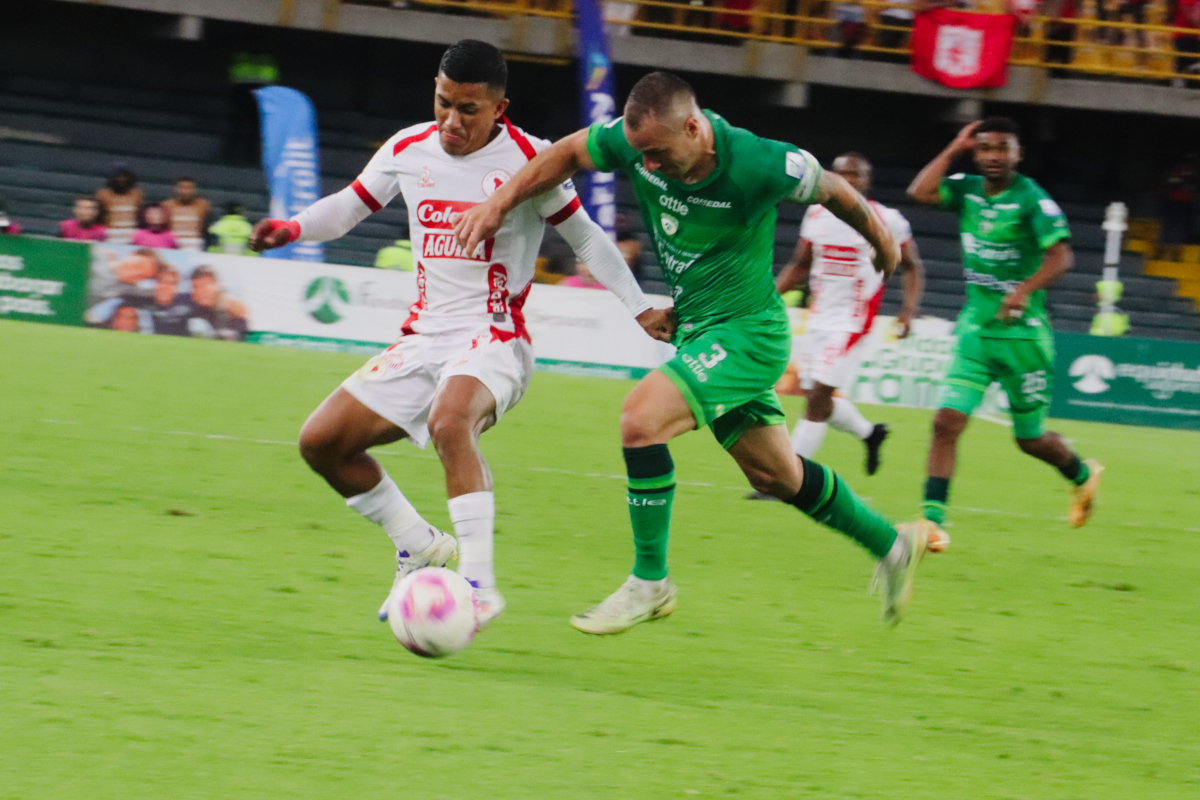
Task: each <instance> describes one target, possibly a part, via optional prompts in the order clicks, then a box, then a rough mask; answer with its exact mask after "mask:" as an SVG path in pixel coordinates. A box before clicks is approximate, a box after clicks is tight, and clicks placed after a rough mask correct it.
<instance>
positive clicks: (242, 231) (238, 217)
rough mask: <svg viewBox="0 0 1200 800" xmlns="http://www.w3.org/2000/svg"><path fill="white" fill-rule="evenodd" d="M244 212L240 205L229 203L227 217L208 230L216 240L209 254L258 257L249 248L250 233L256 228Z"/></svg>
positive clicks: (226, 211) (226, 209)
mask: <svg viewBox="0 0 1200 800" xmlns="http://www.w3.org/2000/svg"><path fill="white" fill-rule="evenodd" d="M244 211H245V209H243V208H242V205H241V204H240V203H229V204H228V205H227V206H225V216H223V217H221V218H220V219H219V220H217V221H216V222H215V223H213V224H212V226H210V227H209V229H208V232H209V234H210V235H212V236H213V237H214V238H215V240H216V241H215V242H214V243H213V244H212V245H210V246H209V248H208V252H210V253H225V254H226V255H231V256H256V255H258V253H255V252H254V251H253V250H251V249H250V246H249V244H250V232H251V231H253V230H254V226H253V225H251V224H250V220H248V219H246V216H245V214H244V213H243V212H244Z"/></svg>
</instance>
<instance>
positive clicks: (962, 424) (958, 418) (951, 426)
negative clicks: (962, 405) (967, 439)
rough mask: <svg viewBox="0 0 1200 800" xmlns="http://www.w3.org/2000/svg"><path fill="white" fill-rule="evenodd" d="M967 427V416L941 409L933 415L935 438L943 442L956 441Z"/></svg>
mask: <svg viewBox="0 0 1200 800" xmlns="http://www.w3.org/2000/svg"><path fill="white" fill-rule="evenodd" d="M966 427H967V417H966V415H965V414H962V413H958V412H951V411H949V410H948V409H944V408H943V409H939V410H938V412H937V413H936V414H934V415H933V436H934V438H935V439H941V440H942V441H955V440H957V439H958V437H959V436H960V435H961V434H962V432H963V430H964V429H965V428H966Z"/></svg>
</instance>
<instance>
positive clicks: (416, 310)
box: [400, 261, 425, 336]
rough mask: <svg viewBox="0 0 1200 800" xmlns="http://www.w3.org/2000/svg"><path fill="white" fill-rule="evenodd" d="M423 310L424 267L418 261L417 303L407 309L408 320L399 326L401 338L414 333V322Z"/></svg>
mask: <svg viewBox="0 0 1200 800" xmlns="http://www.w3.org/2000/svg"><path fill="white" fill-rule="evenodd" d="M424 309H425V265H424V264H422V263H421V262H420V261H418V262H417V302H415V303H413V304H412V305H411V306H409V307H408V319H406V320H404V323H403V324H402V325H401V326H400V335H401V336H410V335H412V334H414V333H416V331H414V330H413V328H412V326H413V323H414V322H416V321H417V320H418V319H419V318H420V316H421V312H422V311H423V310H424Z"/></svg>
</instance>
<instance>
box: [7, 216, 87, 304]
mask: <svg viewBox="0 0 1200 800" xmlns="http://www.w3.org/2000/svg"><path fill="white" fill-rule="evenodd" d="M91 260H92V250H91V247H90V246H89V245H87V244H86V243H84V242H62V241H59V240H57V239H42V238H38V237H35V236H0V319H16V320H24V321H27V322H51V323H54V324H56V325H82V324H83V312H84V309H85V308H86V304H87V285H88V269H89V267H90V265H91Z"/></svg>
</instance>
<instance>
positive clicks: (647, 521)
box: [625, 444, 675, 581]
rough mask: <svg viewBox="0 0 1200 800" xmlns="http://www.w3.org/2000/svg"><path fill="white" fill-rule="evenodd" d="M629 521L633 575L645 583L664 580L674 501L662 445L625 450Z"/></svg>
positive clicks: (671, 473) (671, 468)
mask: <svg viewBox="0 0 1200 800" xmlns="http://www.w3.org/2000/svg"><path fill="white" fill-rule="evenodd" d="M625 471H626V474H627V475H628V476H629V491H628V494H627V495H626V500H627V501H628V502H629V520H630V522H632V523H633V547H634V552H635V553H636V557H635V559H634V562H633V574H634V575H635V576H636V577H638V578H641V579H642V580H647V581H660V580H662V579H663V578H665V577H667V538H668V537H669V536H670V534H671V503H672V502H674V500H675V463H674V462H673V461H671V452H670V451H669V450H667V446H666V445H665V444H652V445H650V446H649V447H626V448H625Z"/></svg>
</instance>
